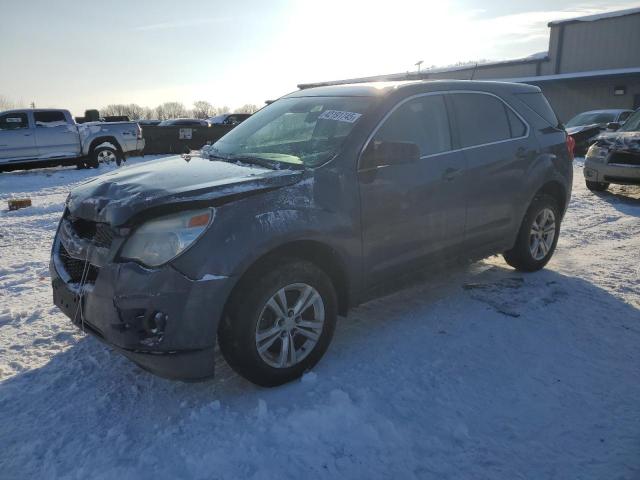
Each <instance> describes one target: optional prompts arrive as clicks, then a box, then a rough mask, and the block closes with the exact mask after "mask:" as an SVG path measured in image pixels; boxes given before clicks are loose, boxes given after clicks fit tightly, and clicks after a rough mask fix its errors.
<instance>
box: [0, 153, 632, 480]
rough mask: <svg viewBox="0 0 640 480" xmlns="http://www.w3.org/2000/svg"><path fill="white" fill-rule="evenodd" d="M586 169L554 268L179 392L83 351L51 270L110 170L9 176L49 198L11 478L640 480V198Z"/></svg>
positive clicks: (445, 293) (451, 283) (8, 309)
mask: <svg viewBox="0 0 640 480" xmlns="http://www.w3.org/2000/svg"><path fill="white" fill-rule="evenodd" d="M145 160H147V158H145ZM135 161H140V160H134V162H135ZM110 168H113V167H111V166H108V167H104V166H103V167H101V171H105V170H107V169H110ZM125 168H127V167H125ZM580 169H581V165H580V164H579V163H577V164H576V171H575V173H576V187H575V191H574V196H573V200H572V202H571V206H570V210H569V212H568V214H567V218H566V220H565V222H564V224H563V232H562V235H561V240H560V244H559V248H558V252H557V254H556V256H555V257H554V259H553V260H552V262H551V263H550V265H549V267H548V268H547V269H546V270H544V271H542V272H538V273H535V274H522V273H519V272H515V271H513V270H512V269H510V268H508V267H507V266H506V265H505V264H504V262H503V261H502V260H501V259H500V258H497V257H495V258H491V259H488V260H486V261H482V262H478V263H475V264H472V265H469V266H464V267H459V268H456V269H451V270H448V271H447V272H445V273H443V272H439V273H435V274H432V275H429V276H427V278H426V279H425V282H424V283H420V284H416V285H413V286H410V287H409V288H407V289H405V290H403V291H400V292H398V293H396V294H394V295H391V296H389V297H386V298H382V299H378V300H375V301H373V302H370V303H368V304H366V305H363V306H361V307H359V308H357V309H355V310H354V311H353V312H352V313H351V314H350V316H349V317H348V318H347V319H340V322H339V324H338V328H337V331H336V334H335V338H334V343H333V344H332V346H331V347H330V348H329V351H328V352H327V356H326V357H325V358H324V359H323V360H322V361H321V362H320V364H319V365H318V366H317V367H316V368H315V369H314V371H312V372H309V373H307V374H306V375H305V376H303V377H302V379H300V381H298V382H294V383H292V384H289V385H285V386H283V387H280V388H276V389H269V390H267V389H261V388H258V387H255V386H253V385H251V384H249V383H247V382H246V381H244V380H243V379H241V378H239V377H238V376H237V375H235V374H234V373H233V372H232V371H231V370H230V369H229V368H228V367H227V366H226V365H225V364H224V361H223V360H222V359H221V358H218V359H217V361H216V363H217V365H216V368H217V372H218V377H217V379H215V380H213V381H209V382H205V383H197V384H186V383H180V382H171V381H167V380H163V379H160V378H157V377H154V376H153V375H150V374H148V373H146V372H144V371H142V370H140V369H139V368H137V367H136V366H135V365H133V364H132V363H130V362H129V361H127V360H126V359H124V358H123V357H121V356H120V355H118V354H115V353H112V352H111V351H110V350H109V349H108V348H107V347H105V346H103V345H102V344H100V343H99V342H98V341H96V340H95V339H93V338H91V337H85V336H83V335H81V334H80V333H79V332H78V331H77V330H76V329H75V328H73V327H72V326H71V324H70V322H69V320H67V319H66V317H64V316H63V315H62V314H61V313H60V312H58V311H57V310H56V309H55V308H54V307H53V305H52V302H51V290H50V286H49V278H48V272H47V264H48V259H49V249H50V245H51V240H52V237H53V234H54V232H55V228H56V225H57V221H58V218H59V216H60V214H61V212H62V208H63V202H64V198H65V197H66V195H67V192H68V190H69V188H70V187H72V186H73V185H74V184H76V183H77V182H79V181H81V180H83V179H85V178H87V177H88V176H90V175H93V174H95V173H96V172H95V171H76V170H72V169H49V170H39V171H32V172H14V173H10V174H0V201H2V202H3V203H4V204H6V202H5V199H7V198H10V197H11V196H14V195H15V196H30V197H31V198H32V199H33V201H34V207H32V208H28V209H24V210H19V211H16V212H8V211H6V210H3V211H0V235H1V237H0V248H1V250H0V252H1V253H2V254H1V255H0V379H1V380H0V381H1V383H0V445H2V448H1V449H0V472H2V473H0V476H1V477H2V478H21V479H23V478H70V479H76V478H78V479H84V478H98V479H111V478H122V479H128V478H143V479H144V478H149V479H152V478H153V479H157V478H195V479H200V478H202V479H205V478H207V479H208V478H221V479H237V478H247V479H271V478H294V477H295V478H298V477H300V475H303V476H304V477H305V478H374V479H375V478H433V479H444V478H474V479H509V480H511V479H515V478H531V479H542V478H562V479H564V478H585V479H586V478H593V479H601V478H621V479H622V478H625V479H634V478H640V455H639V452H640V451H639V450H638V445H639V444H640V415H639V414H638V412H639V410H638V399H639V398H640V349H638V344H639V343H640V281H639V280H640V278H639V275H640V272H639V271H638V269H639V265H638V264H639V262H638V251H639V248H640V188H636V187H612V192H609V193H604V194H599V195H595V194H593V193H591V192H588V191H587V190H586V189H585V188H584V186H583V181H582V172H581V170H580Z"/></svg>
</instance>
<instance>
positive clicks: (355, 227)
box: [50, 81, 573, 378]
mask: <svg viewBox="0 0 640 480" xmlns="http://www.w3.org/2000/svg"><path fill="white" fill-rule="evenodd" d="M455 92H466V93H473V94H480V95H486V94H489V95H494V96H497V97H498V98H500V99H501V100H502V101H503V102H506V104H507V106H508V107H509V108H512V109H513V110H514V111H515V112H516V113H517V115H519V116H520V117H521V119H522V121H523V122H524V123H525V124H526V125H527V131H526V134H525V135H524V136H522V137H520V138H514V139H507V140H501V141H498V142H493V143H490V144H486V145H475V146H472V147H466V148H460V145H459V144H458V140H457V136H456V134H455V132H456V122H457V119H456V118H455V116H452V117H451V122H452V123H453V125H452V132H453V136H454V139H453V146H452V148H453V150H452V151H449V152H444V153H442V154H437V155H430V156H428V157H423V158H420V159H419V160H417V161H412V162H404V163H397V164H390V165H386V166H380V167H377V168H366V169H359V166H358V165H359V160H360V157H361V155H362V153H363V150H364V148H365V146H366V144H367V142H368V141H369V139H370V138H371V136H372V134H373V132H375V130H376V128H377V127H378V126H379V125H380V124H381V122H383V121H384V119H385V118H386V116H387V115H388V114H389V112H391V111H392V110H393V109H394V108H395V107H396V106H397V105H398V104H399V103H401V102H403V101H405V100H406V99H408V98H411V97H414V96H422V95H445V97H446V96H448V95H451V94H455ZM536 92H539V89H537V88H536V87H532V86H528V85H521V84H506V83H499V82H464V81H447V82H445V81H443V82H408V83H404V84H394V85H390V86H387V87H386V88H382V89H380V88H377V87H376V86H375V85H373V86H372V85H358V86H338V87H322V88H318V89H313V90H307V91H303V92H296V93H294V94H292V96H304V95H316V96H317V95H329V96H340V95H369V96H375V97H377V101H374V103H373V105H374V106H373V108H372V109H371V110H370V111H368V112H367V113H366V114H363V115H362V117H361V118H360V119H359V120H358V123H357V124H356V125H355V127H354V129H353V130H352V132H351V133H350V134H349V136H348V137H347V138H346V140H345V143H344V144H343V145H342V147H341V149H340V151H339V153H338V154H337V155H336V156H335V157H334V158H333V159H331V160H330V161H328V162H327V163H325V164H324V165H321V166H319V167H317V168H305V169H303V170H286V169H284V170H278V171H274V170H265V169H264V168H259V167H255V166H238V165H231V164H228V163H223V162H220V161H218V160H215V159H211V160H209V159H198V160H197V161H196V159H192V160H191V161H190V162H186V161H185V160H184V159H181V158H180V157H177V158H174V159H171V160H168V161H166V162H164V163H161V164H158V163H150V164H146V165H141V166H140V167H138V168H135V169H133V168H131V169H126V170H124V171H122V172H118V173H115V174H110V175H105V176H102V177H99V178H98V179H96V180H94V181H92V182H88V183H86V184H83V185H81V186H80V187H78V188H77V189H76V190H74V191H72V193H71V195H70V197H69V202H68V212H67V213H66V215H71V216H77V217H80V218H82V219H86V220H91V221H99V222H107V223H108V224H109V226H110V227H111V228H112V230H113V232H114V240H113V242H112V244H111V247H110V249H109V250H108V251H107V252H104V251H100V252H99V257H100V258H99V259H98V260H95V263H96V266H100V267H101V268H100V270H99V273H98V274H97V277H96V280H95V283H94V284H93V285H91V288H90V289H89V290H88V291H85V290H83V289H82V288H80V286H79V285H77V284H73V282H71V283H70V282H69V279H68V278H65V276H64V272H59V270H64V268H63V267H61V264H62V261H61V258H60V255H61V253H60V252H61V246H64V247H65V249H66V251H67V252H68V253H69V254H70V255H71V256H72V257H73V258H76V259H78V260H81V261H82V260H85V259H87V258H90V259H95V257H93V256H92V254H91V252H90V251H89V250H90V249H89V250H88V249H87V248H86V244H85V243H83V242H82V241H81V239H79V238H76V235H74V233H73V232H71V231H70V229H69V228H68V224H67V222H66V220H65V219H63V220H62V221H61V225H60V227H59V229H58V232H57V234H56V239H55V242H54V248H53V251H52V261H51V266H50V270H51V278H52V285H53V290H54V301H55V303H56V305H58V306H59V307H60V308H61V309H62V310H63V311H64V312H65V313H66V314H67V315H68V316H69V317H71V318H72V320H73V321H74V323H76V324H78V325H79V326H81V327H83V328H87V329H88V331H90V332H91V333H94V334H95V335H97V336H99V337H100V338H102V339H103V340H105V341H107V342H108V343H110V344H113V345H114V346H115V347H116V348H117V349H119V350H121V351H122V352H123V353H125V354H126V355H127V356H129V357H133V358H134V360H135V361H137V362H138V363H141V364H143V365H144V366H145V367H146V368H149V369H152V370H154V371H156V372H157V373H160V374H163V375H167V376H179V377H181V378H201V377H203V376H207V375H209V374H212V373H213V349H214V345H215V339H216V331H217V327H218V322H219V321H220V319H221V317H222V315H223V311H224V306H225V303H226V301H227V298H228V297H229V295H230V293H231V292H232V291H233V289H234V287H235V286H236V285H237V284H238V281H239V280H240V279H241V278H242V276H243V275H244V274H245V273H246V272H247V271H248V269H249V268H250V267H251V266H252V265H255V264H256V262H258V261H260V259H263V258H265V255H269V254H270V253H272V252H274V251H278V252H280V254H281V255H286V254H287V253H290V252H291V251H292V249H293V248H294V246H296V245H300V244H301V242H303V243H302V244H303V245H304V246H305V247H304V248H303V249H300V248H297V249H296V250H295V251H296V252H297V254H298V255H303V256H305V258H306V259H307V260H309V261H315V262H316V263H317V264H318V266H319V267H320V268H326V267H327V265H326V264H324V263H322V262H319V261H318V258H321V252H330V254H331V256H332V258H333V259H335V264H336V265H338V266H339V269H340V271H341V276H344V279H345V283H344V285H343V287H342V290H340V291H339V292H338V296H339V298H344V299H348V302H349V304H350V305H355V304H357V303H359V302H361V301H363V300H365V299H367V298H370V297H371V296H372V295H373V293H372V292H375V291H376V289H377V288H379V287H380V286H381V285H384V284H388V283H389V282H390V279H392V280H394V279H396V278H397V276H398V275H400V274H404V273H407V272H409V271H411V270H414V269H416V268H418V267H419V266H424V265H436V264H441V263H447V262H449V261H452V260H455V259H459V258H481V257H483V256H486V255H490V254H494V253H499V252H503V251H505V250H507V249H509V248H511V247H512V246H513V244H514V242H515V239H516V236H517V233H518V230H519V227H520V224H521V221H522V218H523V216H524V213H525V211H526V209H527V208H528V206H529V205H530V203H531V201H532V199H533V198H534V197H535V195H536V193H537V192H539V191H540V189H542V188H548V187H549V186H550V185H553V188H554V189H555V190H554V191H555V192H557V194H558V195H559V196H558V197H557V199H558V202H559V204H561V205H563V206H566V204H567V203H568V200H569V196H570V193H571V183H572V171H573V170H572V163H571V161H570V159H569V158H568V152H567V149H566V144H565V133H564V131H562V130H559V129H557V128H555V126H553V125H550V124H549V123H547V122H546V121H545V120H543V118H542V117H540V116H539V115H538V114H536V113H535V112H534V111H533V110H530V109H529V108H528V107H527V106H526V104H524V103H522V102H521V101H520V100H519V97H518V95H521V94H524V93H528V94H532V93H534V94H535V93H536ZM446 103H449V102H448V100H447V101H446ZM265 108H270V107H265ZM450 169H454V170H457V174H456V175H449V172H450V171H451V170H450ZM558 192H560V193H558ZM205 205H208V206H211V207H214V208H215V219H214V221H213V224H212V225H211V227H210V228H208V229H207V230H206V232H205V233H204V234H203V235H202V236H201V237H200V238H199V239H198V240H197V241H196V242H195V243H194V244H193V245H192V246H191V247H190V248H189V249H188V250H187V251H186V252H184V253H183V254H182V255H180V256H178V257H177V258H176V259H174V260H172V261H170V262H168V263H166V264H165V265H163V266H160V267H158V268H146V267H143V266H141V265H139V264H137V263H135V262H131V261H127V260H120V259H119V257H118V252H119V250H120V248H121V246H122V245H123V243H124V242H125V241H126V238H127V237H128V236H129V235H130V234H131V232H132V229H135V228H136V226H138V225H139V224H140V223H141V222H144V220H145V219H148V218H152V217H157V216H161V215H163V214H166V213H167V212H171V211H175V210H176V209H182V210H185V209H194V208H202V207H203V206H205ZM103 250H104V249H103ZM322 258H326V257H322ZM78 302H80V303H81V304H82V308H79V307H78V306H77V305H78ZM347 306H348V305H347ZM78 310H80V312H81V316H80V318H78V315H77V312H78ZM157 311H161V312H163V314H166V315H168V323H167V328H166V330H165V331H164V333H163V335H162V336H158V335H155V334H153V335H152V334H151V333H149V329H148V328H147V329H146V330H145V328H146V327H145V324H144V318H147V317H148V316H149V315H152V314H153V313H154V312H157ZM140 312H142V313H140ZM154 335H155V336H154Z"/></svg>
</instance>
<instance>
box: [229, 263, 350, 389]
mask: <svg viewBox="0 0 640 480" xmlns="http://www.w3.org/2000/svg"><path fill="white" fill-rule="evenodd" d="M306 287H309V288H310V289H311V290H308V289H307V288H306ZM283 291H284V298H285V302H286V303H287V308H286V310H287V311H286V312H283V310H285V309H282V308H281V305H282V300H281V299H282V297H281V296H279V295H278V294H279V292H283ZM305 293H306V294H308V296H307V297H305V298H307V299H314V301H313V302H312V303H309V304H308V305H307V306H306V308H303V309H302V311H300V312H294V309H295V307H297V305H296V303H297V301H298V300H300V299H301V297H302V296H303V294H305ZM274 303H275V305H274ZM303 303H307V302H303ZM276 311H280V312H281V313H284V315H285V316H282V315H278V314H277V313H276ZM292 312H293V315H292ZM298 314H299V315H298ZM320 314H322V315H320ZM337 315H338V309H337V299H336V292H335V289H334V287H333V284H332V282H331V280H330V279H329V277H328V276H327V274H326V273H324V271H322V270H321V269H320V268H318V267H316V266H315V265H314V264H313V263H311V262H307V261H304V260H298V259H282V258H280V259H276V261H272V262H268V263H267V264H266V265H265V266H264V267H263V268H260V269H258V270H254V271H252V272H249V274H248V275H246V280H243V281H241V282H240V284H238V286H237V287H236V288H235V290H234V294H232V297H231V299H230V303H229V305H228V307H227V310H226V314H225V317H224V319H223V320H222V322H221V324H220V327H219V329H218V344H219V345H220V350H221V352H222V355H223V356H224V358H225V360H226V361H227V363H229V365H230V366H231V368H233V369H234V370H235V371H236V372H238V373H239V374H240V375H242V376H243V377H245V378H246V379H247V380H249V381H250V382H252V383H255V384H256V385H260V386H263V387H275V386H278V385H282V384H283V383H287V382H290V381H291V380H294V379H296V378H298V377H300V376H301V375H302V374H303V373H304V372H305V371H307V370H309V369H310V368H312V367H313V366H314V365H315V364H316V363H318V361H319V360H320V358H322V356H323V355H324V353H325V352H326V350H327V348H328V347H329V343H331V339H332V338H333V332H334V330H335V325H336V319H337ZM321 317H322V318H323V323H320V321H319V319H320V318H321ZM319 324H321V327H319V328H320V329H318V325H319ZM307 327H309V328H307ZM270 334H271V335H270ZM260 337H262V338H260ZM311 337H315V340H314V339H312V338H311ZM314 342H315V343H314ZM285 343H286V344H287V346H286V352H285V354H284V355H283V354H282V353H283V351H284V350H285ZM258 345H260V347H262V348H261V349H260V350H262V352H260V351H259V347H258ZM292 347H293V351H294V352H295V355H291V351H292V349H291V348H292ZM283 358H284V360H283ZM294 360H295V361H294Z"/></svg>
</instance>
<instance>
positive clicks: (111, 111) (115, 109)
mask: <svg viewBox="0 0 640 480" xmlns="http://www.w3.org/2000/svg"><path fill="white" fill-rule="evenodd" d="M147 110H148V111H150V110H151V109H145V108H144V107H141V106H140V105H138V104H135V103H130V104H128V105H125V104H122V103H114V104H111V105H107V106H106V107H104V108H102V109H100V113H101V115H102V116H104V117H110V116H123V115H125V116H127V117H129V118H130V119H131V120H140V119H142V118H146V117H145V115H146V113H147Z"/></svg>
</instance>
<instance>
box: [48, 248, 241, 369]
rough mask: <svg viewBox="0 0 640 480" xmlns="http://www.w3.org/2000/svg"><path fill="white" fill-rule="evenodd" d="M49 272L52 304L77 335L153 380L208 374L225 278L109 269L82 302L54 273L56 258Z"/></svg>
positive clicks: (129, 266)
mask: <svg viewBox="0 0 640 480" xmlns="http://www.w3.org/2000/svg"><path fill="white" fill-rule="evenodd" d="M56 250H57V249H55V248H54V251H56ZM50 270H51V279H52V286H53V300H54V303H55V304H56V306H58V307H59V308H60V309H61V310H62V311H63V312H64V313H65V314H66V315H67V316H68V317H69V318H70V319H71V320H72V321H73V323H74V324H76V325H77V326H78V327H79V328H83V329H84V331H86V332H88V333H91V334H93V335H94V336H96V337H98V338H99V339H100V340H102V341H104V342H105V343H107V344H109V345H112V346H113V347H115V348H116V350H118V351H120V352H121V353H122V354H124V355H125V356H127V357H128V358H130V359H131V360H133V361H134V362H136V363H138V364H139V365H140V366H141V367H143V368H145V369H147V370H149V371H151V372H153V373H155V374H158V375H161V376H164V377H168V378H177V379H183V380H198V379H204V378H207V377H211V376H212V375H213V373H214V348H215V343H216V331H217V328H218V322H219V320H220V317H221V315H222V310H223V308H224V304H225V301H226V299H227V297H228V295H229V293H230V291H231V288H232V285H231V284H232V281H231V279H230V278H229V277H214V278H213V279H211V280H191V279H189V278H187V277H186V276H184V275H183V274H181V273H180V272H178V271H177V270H175V269H174V268H173V267H171V266H170V265H168V266H164V267H161V268H158V269H152V270H149V269H145V268H143V267H141V266H140V265H138V264H136V263H134V262H128V263H108V264H106V265H104V266H103V267H101V268H100V271H99V274H98V276H97V278H96V280H95V283H94V284H91V285H86V286H85V289H84V291H83V293H82V295H80V294H79V288H78V285H77V284H73V283H69V282H68V279H65V278H64V276H65V275H64V272H63V273H62V274H60V273H59V272H58V270H64V268H63V267H61V266H60V262H57V261H56V254H55V253H54V255H53V256H52V260H51V264H50ZM65 280H66V281H65ZM158 314H160V315H159V316H157V315H158ZM156 319H159V320H160V321H156Z"/></svg>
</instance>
